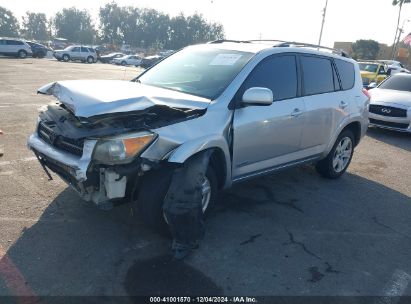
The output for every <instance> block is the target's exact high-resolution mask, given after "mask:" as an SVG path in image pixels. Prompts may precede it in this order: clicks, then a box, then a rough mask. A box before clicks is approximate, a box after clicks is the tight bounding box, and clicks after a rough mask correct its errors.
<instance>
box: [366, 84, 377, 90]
mask: <svg viewBox="0 0 411 304" xmlns="http://www.w3.org/2000/svg"><path fill="white" fill-rule="evenodd" d="M375 87H377V83H376V82H371V83H370V84H369V85H368V90H371V89H374V88H375Z"/></svg>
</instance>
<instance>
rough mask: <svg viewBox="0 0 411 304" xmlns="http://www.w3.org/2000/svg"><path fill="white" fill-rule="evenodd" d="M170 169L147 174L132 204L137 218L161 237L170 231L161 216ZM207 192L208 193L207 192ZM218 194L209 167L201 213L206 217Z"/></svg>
mask: <svg viewBox="0 0 411 304" xmlns="http://www.w3.org/2000/svg"><path fill="white" fill-rule="evenodd" d="M172 175H173V170H172V169H162V170H153V171H149V172H147V173H146V174H145V175H144V177H143V180H142V183H141V187H140V191H139V193H138V196H137V200H136V201H135V202H134V205H135V206H136V209H137V212H138V214H139V216H140V217H141V218H142V220H143V222H144V223H145V224H146V225H147V226H148V227H149V228H150V229H152V230H154V231H156V232H157V233H159V234H161V235H163V236H169V235H170V231H169V228H168V225H167V223H166V221H165V217H164V214H163V204H164V198H165V196H166V194H167V191H168V188H169V186H170V182H171V178H172ZM208 190H209V192H208ZM217 192H218V181H217V175H216V173H215V171H214V169H213V168H212V166H209V167H208V169H207V173H206V181H205V182H204V183H203V201H202V206H203V213H204V215H205V216H206V215H207V214H208V212H209V210H210V209H211V207H212V205H214V203H215V201H216V198H217Z"/></svg>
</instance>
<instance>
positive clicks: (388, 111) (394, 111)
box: [369, 105, 407, 117]
mask: <svg viewBox="0 0 411 304" xmlns="http://www.w3.org/2000/svg"><path fill="white" fill-rule="evenodd" d="M369 111H370V113H374V114H378V115H383V116H389V117H407V110H404V109H399V108H394V107H387V106H381V105H370V108H369Z"/></svg>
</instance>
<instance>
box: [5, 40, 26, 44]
mask: <svg viewBox="0 0 411 304" xmlns="http://www.w3.org/2000/svg"><path fill="white" fill-rule="evenodd" d="M7 44H8V45H23V44H24V43H23V42H21V41H16V40H7Z"/></svg>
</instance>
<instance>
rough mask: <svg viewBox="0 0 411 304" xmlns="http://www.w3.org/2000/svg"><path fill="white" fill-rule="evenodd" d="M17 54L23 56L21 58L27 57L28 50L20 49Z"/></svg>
mask: <svg viewBox="0 0 411 304" xmlns="http://www.w3.org/2000/svg"><path fill="white" fill-rule="evenodd" d="M17 56H18V57H19V58H21V59H24V58H26V57H27V52H26V51H24V50H20V51H19V52H18V53H17Z"/></svg>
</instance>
